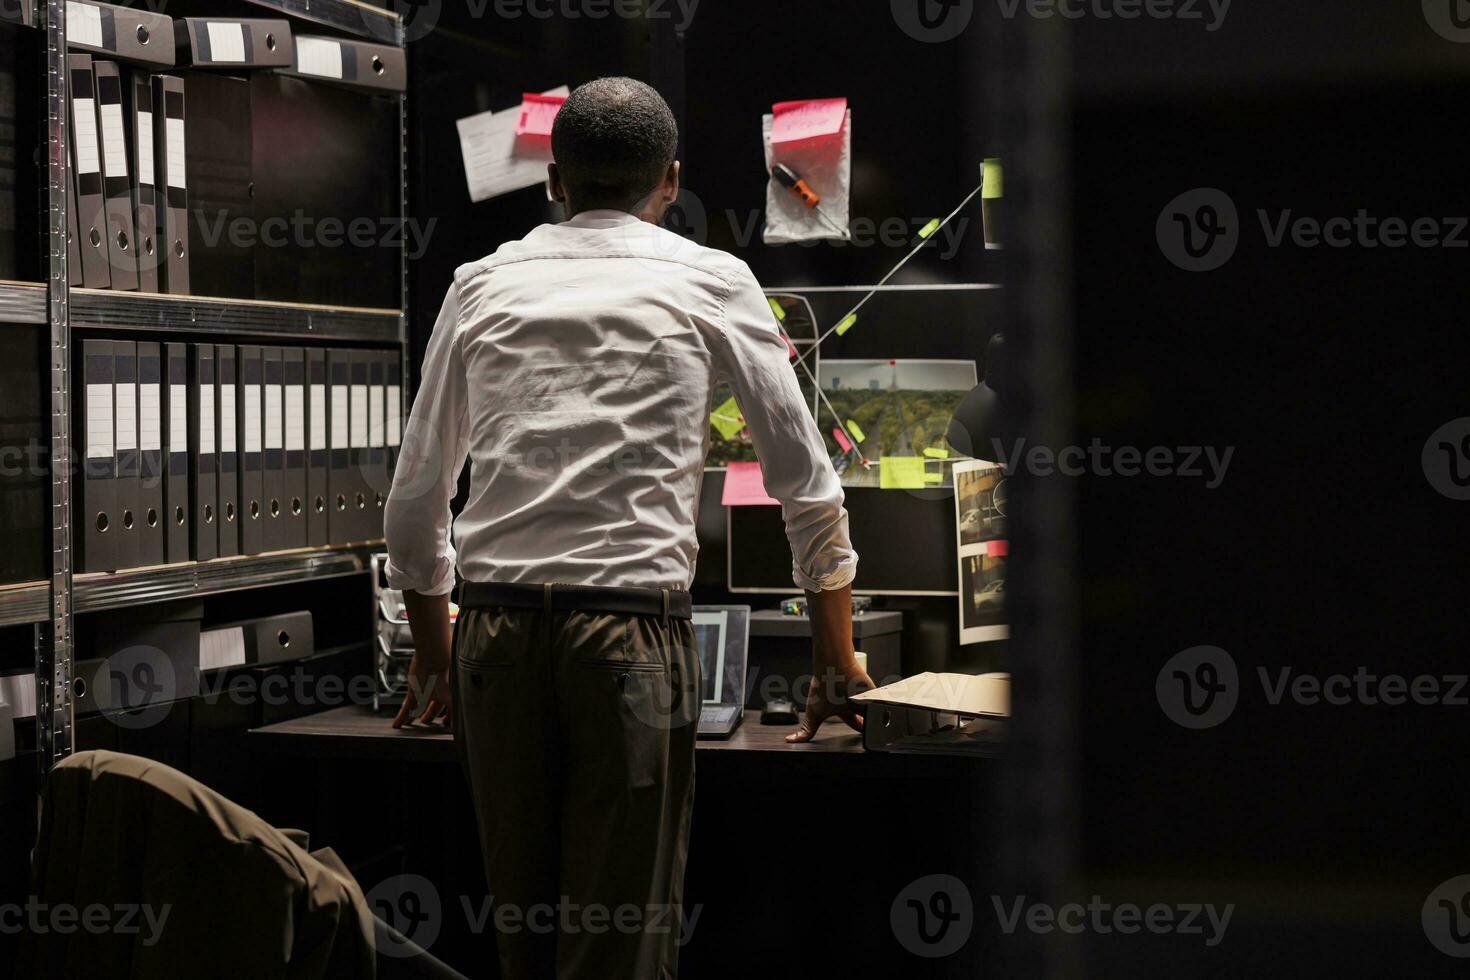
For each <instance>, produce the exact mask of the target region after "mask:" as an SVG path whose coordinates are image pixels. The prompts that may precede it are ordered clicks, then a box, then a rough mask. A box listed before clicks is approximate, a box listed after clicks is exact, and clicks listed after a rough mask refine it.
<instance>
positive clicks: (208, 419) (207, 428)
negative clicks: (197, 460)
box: [199, 385, 214, 453]
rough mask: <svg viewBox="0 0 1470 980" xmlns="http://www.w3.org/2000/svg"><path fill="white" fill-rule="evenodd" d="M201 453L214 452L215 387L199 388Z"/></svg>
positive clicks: (202, 386)
mask: <svg viewBox="0 0 1470 980" xmlns="http://www.w3.org/2000/svg"><path fill="white" fill-rule="evenodd" d="M199 451H200V452H201V453H212V452H214V385H200V386H199Z"/></svg>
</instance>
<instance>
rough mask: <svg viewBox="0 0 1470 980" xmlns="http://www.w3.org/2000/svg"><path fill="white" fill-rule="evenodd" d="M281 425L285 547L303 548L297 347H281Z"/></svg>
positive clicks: (301, 389)
mask: <svg viewBox="0 0 1470 980" xmlns="http://www.w3.org/2000/svg"><path fill="white" fill-rule="evenodd" d="M281 380H282V385H283V387H282V394H281V400H282V405H283V409H282V419H281V421H282V427H283V429H284V431H283V432H282V435H281V441H282V443H283V444H284V448H285V453H286V458H285V475H286V479H285V493H284V495H283V496H282V498H281V499H282V501H283V506H282V514H283V519H284V521H285V524H286V528H285V532H286V533H285V543H284V547H287V548H305V547H306V544H307V529H306V524H307V519H306V512H307V497H306V352H305V351H303V350H302V349H301V348H300V347H283V348H282V349H281Z"/></svg>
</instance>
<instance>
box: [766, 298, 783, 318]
mask: <svg viewBox="0 0 1470 980" xmlns="http://www.w3.org/2000/svg"><path fill="white" fill-rule="evenodd" d="M766 302H768V303H770V304H771V312H772V313H774V314H776V319H777V320H781V321H783V322H784V321H785V320H786V311H785V310H783V309H781V304H780V303H778V302H776V301H775V300H774V299H772V298H771V297H769V296H767V297H766Z"/></svg>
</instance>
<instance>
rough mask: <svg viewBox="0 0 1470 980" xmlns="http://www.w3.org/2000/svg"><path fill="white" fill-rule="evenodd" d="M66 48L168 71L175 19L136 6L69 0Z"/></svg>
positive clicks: (67, 4)
mask: <svg viewBox="0 0 1470 980" xmlns="http://www.w3.org/2000/svg"><path fill="white" fill-rule="evenodd" d="M66 46H67V47H69V48H80V49H82V50H84V51H94V52H96V53H98V54H103V55H107V56H109V57H113V58H120V59H122V60H124V61H133V62H137V63H139V64H144V65H156V66H160V67H164V68H168V67H172V66H173V63H174V32H173V20H172V18H170V17H168V16H167V15H165V14H155V13H152V12H150V11H147V10H141V9H135V8H133V7H119V6H115V5H113V4H109V3H96V2H95V0H67V2H66Z"/></svg>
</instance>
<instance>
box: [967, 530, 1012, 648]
mask: <svg viewBox="0 0 1470 980" xmlns="http://www.w3.org/2000/svg"><path fill="white" fill-rule="evenodd" d="M1005 594H1006V559H1005V556H1004V555H992V554H988V553H985V552H982V553H980V554H975V555H970V556H969V557H967V558H961V559H960V633H961V638H962V639H961V642H965V640H964V639H963V637H964V635H965V634H970V635H971V636H972V637H973V639H972V640H970V641H969V642H975V641H977V640H983V639H1003V638H1004V634H1003V633H1001V632H999V631H1004V630H1005V621H1006V608H1005ZM976 634H989V635H976Z"/></svg>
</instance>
